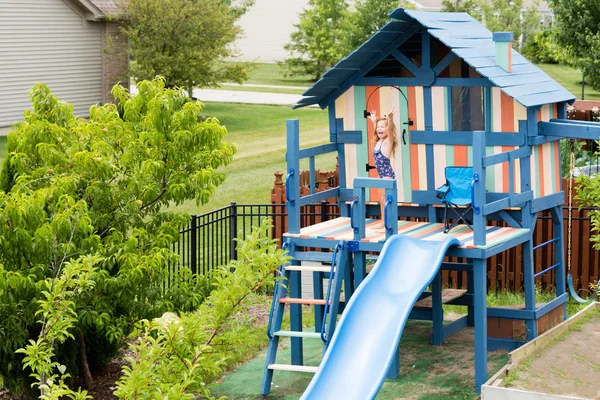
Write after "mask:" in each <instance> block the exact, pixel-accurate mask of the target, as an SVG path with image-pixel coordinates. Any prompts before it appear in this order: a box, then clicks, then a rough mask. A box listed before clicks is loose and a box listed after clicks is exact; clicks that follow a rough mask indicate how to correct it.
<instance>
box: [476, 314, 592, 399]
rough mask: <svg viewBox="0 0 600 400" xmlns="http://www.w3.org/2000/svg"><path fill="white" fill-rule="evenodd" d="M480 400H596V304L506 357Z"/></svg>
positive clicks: (485, 385)
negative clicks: (505, 363)
mask: <svg viewBox="0 0 600 400" xmlns="http://www.w3.org/2000/svg"><path fill="white" fill-rule="evenodd" d="M481 397H482V399H484V400H505V399H506V400H508V399H511V400H541V399H563V400H564V399H600V303H592V304H590V305H589V306H587V307H586V308H584V309H583V310H581V311H580V312H578V313H577V314H575V315H574V316H572V317H571V318H569V319H568V320H566V321H564V322H562V323H561V324H559V325H557V326H556V327H554V328H552V329H551V330H549V331H548V332H546V333H544V334H543V335H541V336H539V337H538V338H536V339H535V340H532V341H531V342H529V343H527V344H525V345H523V346H521V347H519V348H518V349H516V350H514V351H512V352H511V353H510V354H509V360H508V364H507V365H505V366H504V367H503V368H502V369H501V370H500V371H498V373H496V374H495V375H494V376H492V378H491V379H490V380H488V381H487V382H486V383H485V384H484V385H483V386H482V388H481Z"/></svg>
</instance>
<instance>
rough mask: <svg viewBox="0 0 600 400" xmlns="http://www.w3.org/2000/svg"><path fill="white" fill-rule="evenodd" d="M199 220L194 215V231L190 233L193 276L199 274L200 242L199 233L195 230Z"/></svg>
mask: <svg viewBox="0 0 600 400" xmlns="http://www.w3.org/2000/svg"><path fill="white" fill-rule="evenodd" d="M197 220H198V216H196V215H192V221H191V223H192V228H193V229H192V231H191V232H190V236H191V237H190V241H191V243H190V244H191V245H190V269H191V270H192V273H193V274H197V273H198V254H197V250H198V249H197V243H196V241H197V240H198V236H197V235H198V231H197V230H196V229H195V225H196V221H197Z"/></svg>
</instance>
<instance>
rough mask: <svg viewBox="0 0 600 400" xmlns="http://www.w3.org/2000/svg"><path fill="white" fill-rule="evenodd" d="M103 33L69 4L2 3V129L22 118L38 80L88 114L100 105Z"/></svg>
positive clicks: (39, 0)
mask: <svg viewBox="0 0 600 400" xmlns="http://www.w3.org/2000/svg"><path fill="white" fill-rule="evenodd" d="M102 30H103V27H102V24H101V23H98V22H90V21H87V20H86V18H85V13H84V12H83V11H82V10H80V9H79V8H78V7H77V6H76V5H75V4H74V3H72V2H71V1H69V0H64V1H63V0H18V1H14V0H2V1H1V2H0V54H1V60H2V62H1V63H0V127H1V126H8V125H11V124H13V123H15V122H17V121H19V120H20V119H22V116H23V110H25V109H30V107H31V106H30V102H29V96H28V93H27V92H28V90H29V89H31V88H32V87H33V86H34V85H35V84H36V83H40V82H41V83H45V84H46V85H48V86H49V87H50V89H51V90H52V92H53V93H54V94H55V95H57V96H59V97H60V98H61V99H62V100H65V101H67V102H69V103H72V104H73V106H74V109H75V110H74V111H75V114H76V115H78V116H81V117H86V116H88V115H89V107H90V105H92V104H94V103H100V102H101V101H102V57H103V56H102V33H103V32H102Z"/></svg>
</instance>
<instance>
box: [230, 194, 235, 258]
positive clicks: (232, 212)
mask: <svg viewBox="0 0 600 400" xmlns="http://www.w3.org/2000/svg"><path fill="white" fill-rule="evenodd" d="M236 237H237V204H236V203H235V201H232V202H231V204H230V206H229V259H230V260H237V249H236V248H235V246H236V242H235V238H236Z"/></svg>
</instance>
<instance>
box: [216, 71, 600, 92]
mask: <svg viewBox="0 0 600 400" xmlns="http://www.w3.org/2000/svg"><path fill="white" fill-rule="evenodd" d="M254 65H255V68H254V69H253V70H252V72H251V73H250V79H249V80H248V81H247V82H245V83H249V84H260V85H276V86H302V87H305V88H308V87H310V86H312V85H313V83H314V82H313V81H311V79H312V77H310V76H308V75H305V76H300V77H286V76H285V74H284V70H283V68H282V67H280V66H279V65H278V64H265V63H256V64H254ZM537 66H538V67H539V68H540V69H542V70H543V71H544V72H545V73H547V74H548V75H550V76H551V77H552V78H553V79H554V80H555V81H557V82H558V83H560V84H561V85H562V86H564V87H565V88H566V89H567V90H568V91H570V92H571V93H573V94H574V95H575V96H576V97H577V98H578V99H581V70H579V69H577V68H573V67H570V66H568V65H559V64H537ZM232 88H233V87H232V86H223V87H222V89H232ZM235 90H241V91H257V92H273V93H292V94H301V93H302V91H303V90H295V89H269V88H254V87H236V88H235ZM585 99H586V100H600V92H598V91H596V90H594V89H592V87H591V86H589V85H586V86H585Z"/></svg>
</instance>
